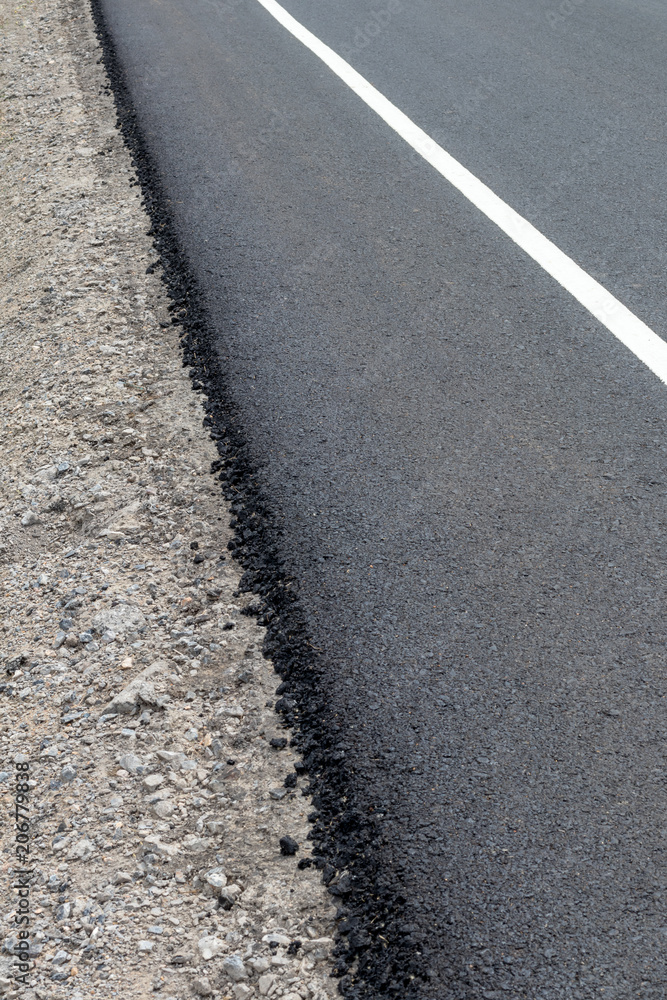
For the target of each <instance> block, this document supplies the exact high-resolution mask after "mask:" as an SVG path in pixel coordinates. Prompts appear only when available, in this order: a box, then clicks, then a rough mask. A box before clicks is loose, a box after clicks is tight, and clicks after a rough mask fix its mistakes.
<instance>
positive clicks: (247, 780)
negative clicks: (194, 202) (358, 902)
mask: <svg viewBox="0 0 667 1000" xmlns="http://www.w3.org/2000/svg"><path fill="white" fill-rule="evenodd" d="M0 50H1V53H2V58H1V60H0V62H1V65H2V67H3V68H2V70H0V116H1V117H0V175H1V180H0V184H1V186H2V197H1V200H0V229H1V231H2V236H1V237H0V240H1V244H2V253H1V254H0V258H1V260H0V273H1V275H2V296H1V299H0V303H1V304H0V668H1V670H2V676H1V678H0V680H1V683H0V707H1V711H2V716H1V719H0V746H1V749H2V752H1V754H0V769H1V773H0V798H1V800H2V803H3V824H2V831H1V833H0V841H1V843H2V852H3V853H2V880H1V881H0V900H1V904H2V907H1V911H0V921H1V927H0V938H1V939H2V952H1V954H0V995H4V996H7V997H14V996H21V997H37V998H45V997H65V996H67V997H69V998H73V1000H81V998H83V997H113V996H116V995H118V994H120V993H122V994H123V996H124V997H126V998H139V997H146V996H150V995H152V994H153V993H155V994H156V995H157V996H162V997H172V998H182V997H188V996H192V995H202V996H212V997H219V998H234V1000H244V998H249V997H255V996H267V997H282V998H285V1000H299V998H302V1000H309V998H311V997H312V998H314V1000H325V998H327V997H330V996H333V995H334V993H335V988H334V981H333V980H332V979H331V978H330V977H329V970H330V963H329V955H330V951H331V947H332V945H333V941H332V935H333V918H334V916H335V913H336V907H335V906H334V905H333V903H332V898H331V896H330V895H329V894H328V893H327V891H326V889H325V888H324V886H323V885H322V883H321V879H320V874H319V872H318V871H317V870H316V869H315V868H314V867H298V862H299V861H300V860H301V859H304V860H305V859H308V857H309V851H308V848H307V845H308V834H309V831H310V828H311V827H310V824H309V822H308V818H307V817H308V813H309V811H310V809H311V805H310V802H309V798H308V796H307V794H304V792H305V789H304V788H303V783H304V778H303V767H302V765H301V763H300V760H299V758H298V756H297V755H296V754H295V752H294V751H293V750H292V749H291V748H290V745H289V736H290V734H289V731H287V730H285V729H284V726H283V724H282V722H281V720H280V717H279V716H278V715H277V714H276V713H275V711H274V701H275V689H276V686H277V683H278V681H279V678H276V675H275V674H274V672H273V668H272V664H271V662H270V661H269V660H267V659H265V658H264V656H263V655H262V652H261V650H262V646H263V641H264V629H263V628H262V627H260V626H259V625H258V624H257V621H256V618H255V617H253V615H252V614H247V613H244V612H246V611H248V605H249V604H250V597H249V596H248V595H246V594H245V593H243V592H242V591H241V590H240V588H239V584H240V578H241V575H242V571H241V569H240V568H239V566H238V565H237V564H236V563H235V562H234V560H233V559H231V557H230V555H229V553H228V550H227V542H228V541H229V539H230V538H231V529H230V526H229V522H230V516H229V511H228V509H227V507H226V506H225V504H224V502H223V499H222V497H221V495H220V487H219V484H218V483H217V482H216V480H215V479H214V476H213V474H212V472H211V466H212V463H215V461H216V459H217V451H216V449H215V446H214V444H213V442H212V441H211V440H210V438H209V436H208V434H207V431H206V429H205V427H204V426H203V422H204V419H205V410H204V408H203V405H202V403H203V398H202V395H201V394H197V393H196V392H195V391H194V390H193V388H192V385H191V382H190V380H189V378H188V375H187V373H186V372H185V371H184V370H183V364H182V356H181V349H180V342H179V330H178V327H177V326H176V325H175V324H174V323H173V322H172V315H171V313H170V308H169V306H170V304H169V300H168V298H167V296H166V294H165V291H164V287H163V284H162V281H161V277H160V273H159V270H158V269H157V266H156V265H157V253H156V252H155V250H154V248H153V246H152V242H151V238H150V236H149V235H148V234H147V229H148V228H149V224H148V220H147V217H146V215H145V213H144V211H143V209H142V207H141V204H140V197H139V195H138V194H137V193H136V187H135V183H134V182H135V178H134V172H133V169H132V164H131V162H130V159H129V156H128V154H127V151H126V150H125V147H124V146H123V143H122V141H121V139H120V137H119V134H118V132H117V129H116V121H115V112H114V108H113V103H112V99H111V96H110V95H109V92H108V88H107V86H106V81H105V78H104V74H103V70H102V68H101V66H100V65H99V60H100V50H99V46H98V44H97V41H96V39H95V35H94V31H93V27H92V22H91V19H90V14H89V11H88V9H87V7H86V6H85V5H84V4H83V3H82V2H75V3H66V2H64V0H40V2H39V3H38V4H37V3H30V4H23V5H20V6H19V7H18V8H17V7H15V6H14V5H13V4H8V3H5V2H2V0H0ZM17 763H19V764H21V763H25V764H27V765H28V766H29V775H30V778H29V793H28V799H29V802H28V808H29V814H30V825H31V831H30V836H31V842H30V846H31V853H30V855H29V860H28V864H27V865H25V866H24V867H26V868H28V869H29V871H30V877H29V883H30V897H29V900H30V924H29V925H28V929H29V937H28V938H27V940H28V943H29V949H30V951H29V958H30V961H29V962H28V963H27V964H28V966H29V970H28V971H26V972H25V974H23V973H22V972H21V970H20V968H19V966H20V961H19V957H18V955H19V952H20V951H21V947H22V945H21V943H20V942H21V939H20V937H19V930H18V928H19V926H21V925H18V924H17V920H16V918H17V916H18V915H19V914H20V912H21V910H20V897H19V895H18V892H17V889H16V882H17V871H18V869H19V868H20V867H21V863H20V856H19V858H18V860H17V854H16V823H15V814H14V802H15V794H16V790H17V784H16V775H17V773H19V772H17ZM21 773H24V772H21ZM285 838H287V839H285ZM281 840H282V843H281ZM290 852H292V853H290ZM17 976H18V977H21V976H23V979H22V980H21V979H20V978H19V979H17Z"/></svg>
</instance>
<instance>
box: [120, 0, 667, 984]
mask: <svg viewBox="0 0 667 1000" xmlns="http://www.w3.org/2000/svg"><path fill="white" fill-rule="evenodd" d="M286 6H287V9H288V10H289V12H290V13H291V14H292V15H293V16H294V17H295V18H296V19H297V20H298V21H300V22H301V23H302V24H304V25H305V26H306V27H307V28H308V29H310V31H312V32H313V33H314V34H315V35H316V36H317V37H318V38H320V39H321V40H322V41H324V42H325V43H327V44H328V45H330V46H331V47H332V48H333V49H334V50H335V51H336V52H338V53H339V54H341V55H343V56H344V57H345V58H346V59H347V60H348V61H349V62H350V63H351V64H352V65H353V66H354V68H355V69H357V70H358V71H359V72H360V73H361V74H362V75H363V76H364V77H365V78H366V79H367V80H368V81H370V82H371V83H372V84H373V85H374V86H375V87H377V88H378V90H379V91H380V92H381V93H383V94H384V95H385V96H386V97H387V98H388V99H389V100H391V101H392V102H393V103H394V104H395V105H396V106H397V107H398V108H400V109H401V110H402V111H403V112H405V113H406V114H407V115H408V116H409V117H410V118H411V119H412V120H413V121H414V122H416V123H417V124H418V125H419V126H421V127H422V128H423V129H425V131H426V132H428V133H429V134H430V135H431V136H433V137H434V138H435V139H436V140H437V141H438V142H439V143H440V144H441V145H442V146H443V147H444V148H445V149H446V150H447V151H448V152H449V153H451V154H452V155H453V156H454V157H456V158H457V159H458V160H460V162H461V163H463V164H464V165H465V166H466V167H467V168H468V169H469V170H470V171H472V172H473V174H475V175H476V176H477V177H479V178H480V179H481V180H482V181H484V183H485V184H487V185H488V186H489V187H490V188H491V189H492V190H493V191H494V192H495V193H496V194H497V195H499V196H500V197H501V198H503V199H504V200H505V201H507V202H508V203H509V204H510V205H511V206H512V207H513V208H514V209H516V210H517V211H518V212H520V213H521V214H522V215H523V216H525V217H526V218H527V219H529V220H530V221H531V222H532V223H533V225H534V226H536V228H537V229H538V230H540V232H542V233H543V234H544V235H545V236H547V237H548V238H549V239H550V240H552V241H553V242H554V243H555V244H556V245H557V246H558V247H559V248H560V249H561V250H563V251H564V252H565V253H567V254H568V255H570V256H571V257H572V258H573V259H574V260H575V261H576V262H577V263H578V264H579V265H580V266H581V267H583V268H584V269H585V270H586V271H587V272H588V274H590V275H592V276H593V277H595V278H597V279H598V280H599V281H600V282H601V284H603V285H604V286H605V287H606V288H607V289H608V290H609V291H610V292H611V293H612V294H613V295H615V296H617V297H618V298H619V299H620V300H621V302H623V303H624V304H625V305H626V306H628V307H629V308H630V309H631V310H632V311H633V312H634V313H635V314H636V315H637V316H638V317H639V318H640V319H642V320H643V321H644V322H645V323H647V324H648V325H649V326H650V327H651V328H652V329H653V330H654V331H655V332H656V333H658V334H659V335H663V334H665V332H666V331H667V299H666V298H665V283H664V274H665V247H666V246H667V243H666V241H665V230H666V224H667V156H666V155H665V142H666V138H667V90H666V88H665V70H666V69H667V67H666V60H667V57H666V55H665V53H666V51H667V48H666V43H667V7H666V6H665V4H664V3H662V2H657V0H656V2H653V0H571V2H569V0H566V2H565V3H563V4H562V5H560V6H559V3H558V0H553V2H552V0H500V2H498V3H494V4H489V3H487V2H484V0H467V2H466V3H465V4H461V3H456V2H454V0H439V2H435V0H413V2H411V3H410V4H408V3H407V2H405V0H400V2H399V0H339V2H337V3H335V4H332V3H323V2H319V3H309V2H307V0H286ZM101 8H102V10H103V12H104V16H105V18H106V23H107V26H108V29H109V31H110V32H111V35H112V37H113V40H114V44H115V46H116V50H117V54H118V58H119V60H120V62H121V64H122V66H123V68H124V71H125V73H126V78H127V82H128V85H129V88H130V92H131V94H132V98H133V101H134V104H135V107H136V109H137V113H138V120H139V123H140V125H141V128H142V129H143V132H144V136H145V139H146V142H147V144H148V146H149V149H150V152H151V155H152V156H153V159H154V162H155V163H156V164H157V165H158V169H159V173H160V176H161V179H162V183H163V184H164V187H165V189H166V191H167V193H168V195H169V197H170V199H171V203H172V210H173V213H174V219H175V224H176V226H177V228H178V231H179V233H180V236H181V240H182V243H183V246H184V247H185V250H186V252H187V255H188V259H189V262H190V267H191V269H192V272H193V273H194V275H195V276H196V277H197V279H198V281H199V282H200V285H201V287H202V288H203V289H204V292H205V295H206V301H207V304H208V309H209V313H210V316H211V318H212V322H213V324H214V326H215V329H216V331H217V333H216V348H217V350H218V352H219V354H220V357H221V359H222V362H223V364H224V366H225V369H226V370H227V372H228V374H229V377H230V384H231V385H232V386H233V392H234V404H235V406H236V407H237V408H238V412H239V413H240V414H241V421H242V424H243V428H244V432H245V434H246V436H247V439H248V443H249V447H250V449H251V453H252V456H253V460H254V461H255V463H256V467H257V469H258V470H259V473H258V474H259V476H260V479H261V483H262V489H263V490H264V492H265V495H266V496H267V497H268V498H269V499H270V504H271V507H272V510H273V511H274V513H275V516H276V518H277V519H278V520H279V521H280V523H281V525H282V528H283V538H282V552H281V554H282V556H283V557H284V558H285V560H286V565H287V569H288V571H289V573H290V574H291V575H292V576H293V577H294V578H295V580H296V581H298V587H299V601H300V605H301V608H302V609H303V612H304V614H305V616H306V618H307V621H308V626H309V629H310V635H311V637H312V644H313V646H314V647H316V650H317V652H318V656H319V660H320V663H321V665H322V667H323V671H324V672H323V675H322V681H321V684H322V686H323V691H324V693H325V695H326V699H327V701H328V705H329V712H330V717H331V718H332V719H336V725H337V726H340V733H341V738H342V739H343V742H344V745H345V746H346V747H347V761H348V764H349V766H350V773H351V774H352V773H353V775H354V778H353V780H354V782H356V788H357V792H359V793H361V794H362V795H363V794H365V795H367V797H368V801H369V802H371V801H372V802H373V803H374V804H375V805H374V808H375V809H376V811H378V812H379V813H380V821H379V827H380V828H381V832H380V834H379V836H378V839H377V841H376V842H375V845H374V850H375V851H376V852H377V856H378V857H379V858H380V860H381V865H382V869H383V871H384V872H385V873H386V874H387V877H388V878H390V879H392V880H394V881H395V882H396V884H397V885H399V886H400V887H401V892H402V893H403V895H404V897H405V899H406V904H405V906H406V911H405V912H406V913H407V914H408V918H407V922H406V923H405V924H404V926H403V929H402V930H401V931H400V933H401V934H402V935H403V938H402V943H401V941H398V939H397V938H396V935H395V934H394V938H392V948H395V949H398V950H400V949H401V948H402V949H403V950H404V951H405V952H406V953H407V952H408V951H409V952H410V953H411V954H412V956H413V958H414V959H415V961H416V966H415V967H416V968H418V969H420V970H421V973H423V974H424V975H425V978H424V979H423V981H422V980H421V979H419V980H418V981H417V980H415V983H414V986H413V987H412V988H408V987H406V986H405V985H401V984H398V985H397V981H396V980H392V978H391V975H389V974H387V975H386V976H384V978H383V975H382V970H381V969H380V971H379V972H378V968H379V967H378V966H377V965H376V966H375V971H374V972H373V976H374V977H375V978H373V979H372V982H371V981H370V980H369V981H368V982H367V983H366V986H365V987H364V988H366V989H367V990H370V991H371V994H372V991H373V990H374V991H376V993H377V994H378V995H384V994H385V993H387V994H388V995H396V994H398V995H400V996H407V995H409V991H410V989H413V990H414V991H417V992H418V993H419V995H423V996H425V997H426V996H427V997H433V998H438V1000H450V998H455V997H456V998H459V997H461V998H463V997H465V998H470V1000H472V998H475V1000H476V998H478V997H529V998H531V1000H537V998H542V1000H552V998H556V997H567V998H576V1000H580V998H589V997H591V998H592V997H596V998H597V997H604V998H612V997H613V998H617V1000H629V998H635V997H641V998H656V1000H657V998H664V996H665V993H666V989H667V985H666V978H667V977H666V976H665V946H666V945H667V940H666V936H667V917H666V916H665V912H664V905H665V886H666V884H667V871H666V870H665V847H666V846H667V839H666V838H667V818H666V814H665V768H666V767H667V760H666V759H665V758H666V755H667V745H666V744H665V742H664V741H665V695H666V692H667V677H666V676H665V650H666V646H667V624H666V623H665V620H664V610H665V540H664V531H665V521H666V517H667V512H666V510H665V494H666V486H667V471H666V470H665V447H666V445H667V438H666V437H665V419H666V418H667V387H666V386H665V385H664V384H662V383H661V382H660V381H659V380H658V379H657V378H656V377H655V375H653V374H652V373H651V372H650V371H649V370H648V369H647V368H646V367H645V366H644V365H643V364H642V363H641V362H640V361H639V360H638V359H637V358H636V357H635V356H634V355H633V354H632V353H631V352H630V351H629V350H628V349H627V348H626V347H624V346H623V345H622V344H621V343H619V341H618V340H616V339H615V338H614V337H613V336H612V334H611V333H609V331H608V330H606V329H605V328H604V327H603V326H602V325H601V324H600V323H599V322H598V321H597V320H595V319H594V318H593V317H592V316H591V315H590V313H588V312H587V311H586V309H584V308H583V307H582V306H580V305H579V304H578V303H577V302H575V300H574V299H573V298H571V296H570V295H569V294H568V293H567V292H566V291H564V290H563V288H561V287H560V286H559V285H558V283H557V282H556V281H554V280H553V278H551V277H549V275H547V274H546V273H545V272H544V271H543V270H542V269H541V268H540V267H539V265H538V264H536V263H535V262H534V261H533V260H531V259H530V258H529V257H528V256H527V255H526V254H524V253H523V251H521V250H520V249H518V248H517V247H516V246H515V245H514V244H513V243H512V242H511V241H510V240H509V239H508V238H507V236H505V235H504V234H503V233H502V232H500V231H499V230H498V229H497V228H496V227H495V226H494V225H493V224H492V223H491V222H490V221H489V220H488V219H487V218H485V216H484V215H483V214H482V213H481V212H480V211H479V210H478V209H477V208H475V207H474V206H473V205H471V204H470V203H469V202H468V201H466V200H465V198H463V197H462V195H461V194H460V193H459V192H458V191H456V190H455V189H454V188H453V187H451V186H450V185H449V184H448V183H447V182H446V181H445V180H444V179H443V178H442V177H441V176H440V175H439V174H438V173H437V172H436V171H435V170H433V169H432V167H430V166H429V165H428V164H426V163H424V162H423V160H421V158H420V157H419V156H418V155H417V154H416V153H415V152H414V151H413V150H412V149H411V148H410V147H409V146H408V145H407V144H406V143H405V142H404V141H403V139H401V138H400V137H399V136H398V135H397V134H396V133H395V132H394V131H392V129H391V128H389V127H388V126H387V125H386V124H385V123H384V122H383V121H381V120H380V119H379V118H378V117H377V116H376V115H375V114H374V113H373V111H371V110H370V109H369V108H368V107H367V106H366V105H365V104H364V103H363V102H362V101H361V100H360V99H359V97H358V96H357V95H356V94H354V93H353V92H352V91H351V90H350V89H349V87H347V86H346V85H345V84H344V83H343V82H342V81H341V80H340V79H338V78H337V77H336V76H335V75H334V74H333V73H332V72H331V71H330V70H329V69H328V68H327V67H326V66H325V65H324V64H323V63H322V62H321V61H320V60H319V59H318V58H317V57H316V56H315V55H314V54H313V53H312V52H310V51H309V50H308V49H307V48H306V47H305V46H304V45H303V44H301V42H300V41H298V40H297V39H296V38H294V37H293V36H292V35H291V34H290V33H289V32H288V31H287V30H285V28H284V27H283V26H281V25H280V24H279V23H278V22H277V21H276V20H275V19H274V18H273V17H272V16H271V15H270V14H269V13H268V12H267V11H266V10H265V9H264V8H263V7H262V6H261V4H260V3H259V2H257V0H229V2H226V3H225V2H223V0H189V2H188V3H187V4H185V3H183V2H182V0H180V2H179V0H101ZM376 933H377V931H376V930H374V929H373V927H372V926H371V927H370V935H371V938H372V937H373V935H374V934H376ZM387 963H388V967H389V966H390V965H391V960H390V958H389V957H388V958H387ZM362 979H363V977H362ZM359 988H361V987H359ZM392 990H393V993H392Z"/></svg>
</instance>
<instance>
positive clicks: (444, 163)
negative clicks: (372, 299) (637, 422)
mask: <svg viewBox="0 0 667 1000" xmlns="http://www.w3.org/2000/svg"><path fill="white" fill-rule="evenodd" d="M258 3H260V4H261V5H262V7H264V9H265V10H266V11H267V12H268V13H269V14H271V16H272V17H274V18H275V20H276V21H278V23H279V24H281V25H282V26H283V27H284V28H285V29H286V30H287V31H289V32H290V34H292V35H293V36H294V37H295V38H296V39H297V40H298V41H300V42H301V43H302V44H303V45H305V47H306V48H307V49H309V50H310V51H311V52H312V53H313V54H314V55H316V56H317V57H318V58H319V59H321V61H322V62H323V63H324V64H325V65H326V66H328V67H329V69H330V70H331V71H332V72H333V73H335V75H336V76H337V77H338V78H339V79H340V80H342V81H343V83H346V84H347V85H348V87H349V88H350V89H351V90H352V91H354V93H355V94H357V96H358V97H360V98H361V100H362V101H364V103H365V104H367V105H368V107H369V108H371V109H372V110H373V111H375V113H376V114H377V115H379V117H380V118H382V120H383V121H384V122H386V123H387V125H389V127H390V128H392V129H393V130H394V132H396V133H397V134H398V135H400V136H401V138H402V139H404V140H405V142H407V143H408V145H409V146H411V147H412V149H414V150H415V152H417V153H418V154H419V155H420V156H422V157H423V159H424V160H426V162H427V163H430V165H431V166H432V167H434V168H435V170H437V171H438V173H439V174H441V175H442V176H443V177H444V178H445V179H446V180H447V181H449V183H450V184H451V185H452V186H453V187H455V188H456V189H457V190H458V191H459V192H460V193H461V194H462V195H463V196H464V197H465V198H467V200H468V201H470V202H471V203H472V204H473V205H475V207H476V208H478V209H479V210H480V212H482V213H483V214H484V215H485V216H486V217H487V218H488V219H490V220H491V222H493V223H495V225H496V226H498V228H499V229H501V230H502V232H503V233H505V235H506V236H509V238H510V239H511V240H512V241H513V242H514V243H516V245H517V246H519V247H520V248H521V249H522V250H523V251H524V252H525V253H526V254H527V255H528V256H529V257H531V258H532V259H533V260H534V261H535V262H536V263H537V264H539V265H540V267H542V268H543V270H545V271H546V272H547V274H549V275H550V276H551V277H552V278H554V279H555V280H556V281H557V282H558V284H559V285H561V286H562V287H563V288H564V289H565V290H566V291H567V292H569V293H570V295H572V296H573V298H575V299H576V300H577V302H579V303H580V304H581V305H582V306H583V307H584V308H585V309H587V310H588V312H589V313H591V315H592V316H594V317H595V319H597V320H598V321H599V322H600V323H602V325H603V326H604V327H606V328H607V330H609V332H610V333H612V334H613V335H614V336H615V337H616V338H617V339H618V340H620V341H621V343H622V344H624V345H625V346H626V347H627V348H628V350H630V351H632V353H633V354H634V355H635V357H637V358H639V360H640V361H642V362H643V363H644V364H645V365H646V367H647V368H649V369H650V370H651V371H652V372H653V374H654V375H657V377H658V378H659V379H660V380H661V381H662V382H664V383H665V384H667V342H665V341H664V340H663V339H662V338H661V337H659V336H658V334H656V333H655V332H654V331H653V330H651V328H650V327H648V326H647V325H646V323H644V322H643V321H642V320H640V319H639V317H637V316H635V314H634V313H633V312H631V311H630V310H629V309H628V308H627V306H625V305H623V303H622V302H621V301H619V299H617V298H615V297H614V296H613V295H612V294H611V292H608V291H607V289H606V288H604V287H603V285H601V284H600V283H599V282H598V281H596V280H595V279H594V278H592V277H591V276H590V275H589V274H587V272H586V271H584V269H583V268H582V267H580V266H579V265H578V264H577V263H575V261H573V260H572V258H570V257H568V256H567V254H565V253H563V251H562V250H559V248H558V247H557V246H556V245H555V244H554V243H552V242H551V240H549V239H547V237H546V236H544V235H543V234H542V233H541V232H540V231H539V230H538V229H536V228H535V226H533V225H532V224H531V223H530V222H528V220H527V219H524V218H523V216H521V215H519V213H518V212H516V211H515V210H514V209H513V208H512V207H511V206H510V205H508V204H507V203H506V202H504V201H503V200H502V198H499V197H498V195H496V194H495V193H494V192H493V191H492V190H491V188H489V187H487V185H486V184H484V183H483V182H482V181H480V180H479V179H478V178H477V177H475V175H474V174H472V173H471V172H470V171H469V170H468V169H467V168H466V167H464V166H463V164H461V163H459V161H458V160H456V159H454V157H453V156H451V154H449V153H448V152H447V151H446V150H445V149H443V148H442V146H439V145H438V143H437V142H435V140H434V139H432V138H431V137H430V136H429V135H428V134H427V133H426V132H424V131H423V129H421V128H419V126H418V125H416V124H415V123H414V122H413V121H412V120H411V119H410V118H408V116H407V115H405V114H404V113H403V112H402V111H401V110H400V109H399V108H397V107H396V105H394V104H392V103H391V101H389V100H388V99H387V98H386V97H385V96H384V95H383V94H381V93H380V91H379V90H377V89H376V88H375V87H374V86H373V85H372V84H371V83H369V82H368V80H366V79H365V78H364V77H363V76H361V74H360V73H358V72H357V71H356V70H355V69H353V68H352V66H350V64H349V63H348V62H346V61H345V60H344V59H343V58H342V57H341V56H339V55H338V54H337V53H336V52H334V51H333V49H331V48H329V46H328V45H325V43H324V42H322V41H320V39H319V38H318V37H317V36H316V35H314V34H313V33H312V32H311V31H309V30H308V29H307V28H305V27H304V26H303V25H302V24H301V23H300V22H299V21H297V20H296V19H295V18H294V17H292V15H291V14H289V13H288V12H287V11H286V10H285V8H284V7H281V5H280V4H279V3H276V0H258Z"/></svg>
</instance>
